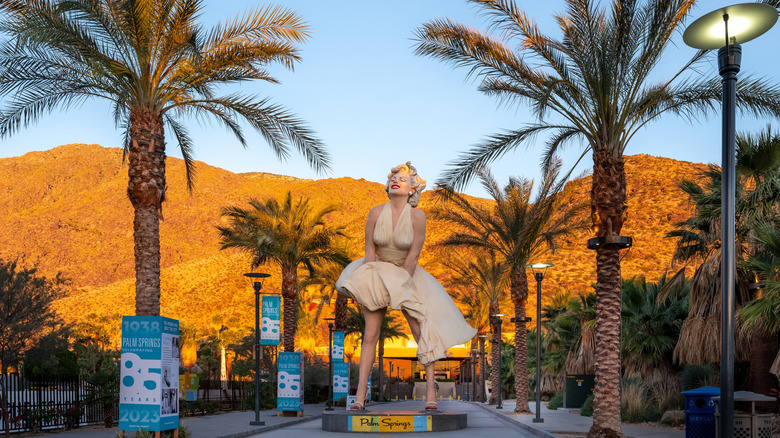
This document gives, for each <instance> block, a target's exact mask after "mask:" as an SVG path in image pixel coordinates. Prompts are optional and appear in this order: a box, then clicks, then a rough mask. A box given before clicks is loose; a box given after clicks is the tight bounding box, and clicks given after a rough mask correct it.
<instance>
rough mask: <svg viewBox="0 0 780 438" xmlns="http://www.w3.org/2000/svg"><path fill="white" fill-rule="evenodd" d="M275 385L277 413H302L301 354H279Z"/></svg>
mask: <svg viewBox="0 0 780 438" xmlns="http://www.w3.org/2000/svg"><path fill="white" fill-rule="evenodd" d="M278 364H279V370H278V371H279V372H278V375H279V377H278V379H277V384H276V410H277V411H303V353H291V352H286V351H285V352H281V353H279V357H278Z"/></svg>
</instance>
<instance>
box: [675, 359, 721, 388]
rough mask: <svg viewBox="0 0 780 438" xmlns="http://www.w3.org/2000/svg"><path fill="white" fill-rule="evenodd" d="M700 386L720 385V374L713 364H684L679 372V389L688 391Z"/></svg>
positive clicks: (717, 386)
mask: <svg viewBox="0 0 780 438" xmlns="http://www.w3.org/2000/svg"><path fill="white" fill-rule="evenodd" d="M702 386H714V387H716V388H719V387H720V374H719V371H718V370H717V369H716V368H715V365H713V364H711V363H708V364H706V365H686V366H685V368H683V371H682V374H680V389H682V390H683V391H690V390H691V389H696V388H701V387H702Z"/></svg>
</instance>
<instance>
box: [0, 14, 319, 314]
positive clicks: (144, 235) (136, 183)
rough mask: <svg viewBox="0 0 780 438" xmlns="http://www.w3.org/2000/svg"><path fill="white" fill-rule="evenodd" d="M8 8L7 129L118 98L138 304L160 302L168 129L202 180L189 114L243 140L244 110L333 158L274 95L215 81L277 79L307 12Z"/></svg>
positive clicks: (153, 307) (3, 75) (1, 88)
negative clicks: (216, 14)
mask: <svg viewBox="0 0 780 438" xmlns="http://www.w3.org/2000/svg"><path fill="white" fill-rule="evenodd" d="M2 8H3V9H4V10H0V12H5V13H4V16H3V19H2V20H0V32H3V33H5V35H6V38H4V39H3V42H2V44H1V45H0V95H10V96H11V97H10V98H9V99H8V100H7V101H6V105H5V108H3V109H2V110H0V137H5V136H8V135H11V134H13V133H15V132H16V131H18V130H19V129H20V128H22V127H25V126H27V125H29V124H31V123H33V122H35V121H36V120H37V119H38V118H40V117H41V116H43V115H44V114H46V113H49V112H51V111H54V110H55V109H58V108H64V109H68V108H69V107H71V106H75V105H78V104H81V103H82V102H84V101H85V100H87V99H89V98H92V97H96V98H101V99H105V100H108V101H109V102H111V104H112V115H113V118H114V122H115V123H116V124H117V126H120V127H121V128H122V129H123V130H124V158H125V159H127V162H128V185H127V195H128V198H130V202H131V203H132V205H133V209H134V212H135V216H134V220H133V238H134V245H135V273H136V314H137V315H159V314H160V234H159V222H160V218H161V217H162V205H163V202H164V201H165V193H166V189H167V185H166V181H165V157H166V154H165V147H166V144H165V131H166V127H167V128H168V129H170V130H171V131H172V132H173V134H174V136H175V138H176V141H177V143H178V146H179V149H180V150H181V153H182V156H183V158H184V162H185V166H186V173H187V186H188V189H190V190H192V187H193V183H194V179H193V178H194V172H195V168H194V161H193V146H194V144H193V139H192V138H191V137H190V135H189V133H188V131H187V129H186V127H185V125H184V124H182V121H181V118H182V117H184V116H195V117H196V118H198V119H207V118H208V117H209V116H211V117H214V118H215V119H216V120H218V121H219V122H221V123H222V124H223V125H224V126H225V127H226V128H227V129H228V131H230V132H232V133H233V134H234V135H235V136H236V138H238V140H239V141H240V142H241V144H242V145H244V146H246V145H247V141H246V138H245V137H244V133H243V131H244V129H243V128H242V127H241V125H240V122H247V123H248V124H249V125H250V126H251V127H252V128H254V129H256V130H257V131H258V132H260V133H261V134H262V136H263V138H264V139H265V141H266V142H268V144H269V145H270V146H271V148H272V149H273V151H274V152H275V153H276V155H277V156H279V157H280V158H285V157H286V156H288V155H289V152H290V148H291V147H293V148H295V149H297V150H298V151H299V152H300V153H301V154H303V155H304V156H305V157H306V159H307V161H308V162H309V164H310V165H311V166H312V167H314V168H315V169H317V170H325V169H327V168H328V166H329V158H328V155H327V154H326V152H325V150H324V149H323V145H322V143H321V142H320V140H318V139H317V138H316V137H315V136H314V134H313V133H312V131H310V130H309V129H307V128H306V127H305V126H304V125H303V124H302V122H301V121H299V120H297V119H296V118H295V117H294V116H292V115H291V114H289V113H288V112H287V111H286V110H285V109H284V108H282V107H280V106H278V105H276V104H273V103H272V102H271V101H269V100H268V99H261V98H258V97H255V96H247V95H243V94H242V93H235V94H226V95H222V94H221V93H218V91H219V90H217V88H218V87H222V86H224V85H229V84H236V83H240V82H244V81H249V80H261V81H266V82H269V83H276V82H277V81H276V80H275V79H274V78H273V77H271V76H270V75H269V73H268V71H267V70H266V68H265V66H266V65H267V64H270V63H272V62H278V63H280V64H282V65H283V66H285V67H287V68H292V67H293V65H294V64H295V62H297V61H299V59H300V57H299V55H298V49H297V47H296V45H295V43H300V42H303V41H305V40H306V39H307V38H308V28H307V26H306V25H305V24H304V23H303V21H302V20H301V18H300V17H299V16H298V15H297V14H295V13H293V12H290V11H288V10H285V9H283V8H280V7H270V6H269V7H266V8H257V9H255V10H250V11H249V12H248V13H246V14H245V15H243V16H241V17H238V18H235V19H232V20H229V21H228V22H227V24H224V25H217V26H215V27H214V28H213V29H207V28H204V27H203V26H201V25H199V24H198V18H199V17H200V16H201V14H202V11H203V0H149V1H140V0H36V1H26V0H6V1H4V2H3V6H2Z"/></svg>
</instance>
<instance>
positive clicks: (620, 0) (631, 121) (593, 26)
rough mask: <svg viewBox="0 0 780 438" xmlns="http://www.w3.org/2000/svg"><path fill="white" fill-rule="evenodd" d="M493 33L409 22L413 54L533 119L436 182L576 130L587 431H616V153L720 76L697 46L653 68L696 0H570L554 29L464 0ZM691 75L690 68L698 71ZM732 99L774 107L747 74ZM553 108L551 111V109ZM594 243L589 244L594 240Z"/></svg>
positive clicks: (703, 102)
mask: <svg viewBox="0 0 780 438" xmlns="http://www.w3.org/2000/svg"><path fill="white" fill-rule="evenodd" d="M471 1H472V2H473V3H474V4H476V5H478V6H479V7H480V8H481V9H482V10H483V11H484V12H485V14H486V15H487V16H488V17H489V18H490V19H491V21H492V28H493V29H496V30H498V31H499V32H500V34H501V36H500V37H493V36H491V35H489V34H487V33H482V32H480V31H478V30H475V29H474V28H473V27H470V26H467V25H464V24H461V23H457V22H455V21H453V20H449V19H442V20H434V21H431V22H429V23H427V24H424V25H423V26H422V27H420V28H419V29H418V30H417V32H416V38H417V47H416V53H417V54H419V55H423V56H430V57H432V58H435V59H439V60H442V61H444V62H448V63H451V64H452V65H454V66H456V67H465V68H467V69H468V73H467V74H468V75H469V76H476V77H479V78H481V82H480V86H479V90H480V91H482V92H484V93H486V94H488V95H489V96H495V97H497V98H498V99H500V100H501V102H502V103H506V104H520V103H527V104H528V105H529V106H530V108H531V110H532V111H533V113H534V115H535V116H536V122H535V123H531V124H529V125H527V126H525V127H522V128H520V129H513V130H509V131H507V132H505V133H502V134H496V135H493V136H491V137H490V138H488V140H487V141H485V142H484V143H483V144H482V145H479V146H477V147H476V148H474V149H473V150H471V151H470V152H468V153H466V154H464V155H462V156H461V157H460V158H459V159H458V160H456V161H455V162H453V163H452V167H451V169H450V170H449V171H448V172H447V173H446V174H445V177H444V180H445V182H446V183H447V184H448V185H451V186H453V187H454V188H455V189H460V188H462V187H463V186H464V185H465V184H466V183H467V182H468V181H469V180H470V179H471V178H472V177H473V176H474V175H475V173H476V171H477V170H478V169H480V168H481V167H482V166H484V165H486V164H487V163H490V162H492V161H493V160H496V159H498V158H500V157H501V156H503V155H504V154H505V153H507V152H509V151H510V150H513V149H515V148H516V147H518V146H520V145H522V144H525V143H526V142H529V141H532V140H533V139H534V138H535V137H536V136H537V135H539V134H549V137H548V138H547V140H546V150H545V154H544V159H543V162H546V163H549V162H550V159H551V158H552V157H553V156H554V155H555V154H556V152H557V151H558V150H559V149H560V148H561V147H564V146H567V145H569V144H571V143H572V142H573V141H575V140H580V141H581V145H582V148H583V156H584V155H585V154H588V153H590V155H591V156H592V158H593V178H592V183H591V184H592V186H591V220H592V224H593V231H594V233H595V235H596V238H598V241H597V242H598V243H599V245H598V246H597V247H596V267H597V285H596V296H597V308H598V310H597V315H598V318H597V327H596V348H597V358H598V360H597V366H596V381H597V382H598V385H597V386H596V389H595V391H594V395H595V400H594V412H593V427H592V428H591V430H590V432H589V436H596V435H599V434H602V433H607V432H605V430H608V429H609V430H612V431H614V433H617V434H618V435H621V434H622V432H621V431H620V430H621V429H620V406H619V404H618V403H616V402H615V401H616V397H617V394H619V381H620V357H619V352H620V340H619V338H620V316H619V315H620V252H619V250H620V246H619V243H620V242H621V241H625V239H621V238H620V237H621V236H620V232H621V230H622V228H623V223H624V222H625V220H626V217H627V214H626V213H627V209H628V199H627V195H626V174H625V169H624V158H623V154H624V151H625V150H626V148H627V147H628V145H629V143H630V141H631V139H632V138H633V136H634V135H635V134H636V133H637V132H638V131H639V130H640V129H641V128H642V127H644V126H645V125H646V124H648V123H649V122H651V121H653V120H656V119H658V118H659V117H660V116H661V115H664V114H667V113H672V114H675V115H681V116H683V117H689V118H690V117H696V116H697V115H699V114H710V113H714V112H716V111H718V110H719V108H720V100H721V94H722V93H721V84H720V81H719V80H718V79H716V78H714V77H712V76H708V77H706V78H703V77H702V76H701V75H700V73H698V70H697V69H696V67H697V66H698V65H700V63H701V62H702V61H706V60H707V52H704V51H700V52H697V53H696V54H695V55H694V56H693V57H692V58H691V60H690V61H689V62H687V63H685V64H684V65H682V66H681V68H680V69H679V71H678V72H676V73H675V74H673V75H672V76H671V77H669V79H666V80H658V73H657V69H656V67H658V66H659V63H660V61H661V60H662V59H665V56H664V54H665V51H666V48H667V47H668V46H669V45H670V44H672V39H673V37H674V36H675V35H676V34H678V33H679V31H680V28H681V27H682V25H683V23H684V21H685V19H686V18H687V16H688V13H689V12H690V10H691V8H692V6H693V4H694V3H695V0H644V1H641V0H613V1H612V2H610V3H611V4H610V5H608V6H607V7H604V8H603V9H602V8H601V6H600V3H599V2H595V1H591V0H567V1H566V3H567V5H568V8H567V10H566V11H565V12H564V13H561V14H560V15H558V16H557V17H556V18H557V22H558V25H559V27H560V31H561V32H562V34H563V38H561V39H555V38H551V37H548V36H546V35H544V34H543V33H542V32H541V30H540V29H539V28H538V27H537V25H536V24H535V23H534V22H533V21H532V20H531V19H530V18H529V17H528V16H527V15H526V14H525V13H523V12H522V11H521V10H520V9H519V8H518V7H517V5H516V4H515V2H514V1H512V0H471ZM697 75H698V76H697ZM740 83H741V84H743V85H742V86H741V87H740V90H739V93H738V95H737V99H738V101H739V103H738V107H739V108H740V109H741V110H742V111H744V112H746V113H750V114H754V115H770V116H778V115H780V87H777V86H774V85H770V84H769V83H768V82H767V81H765V80H762V79H755V78H746V79H743V80H742V81H741V82H740ZM551 113H553V114H555V115H557V116H558V117H556V118H553V117H550V114H551ZM594 246H595V245H594Z"/></svg>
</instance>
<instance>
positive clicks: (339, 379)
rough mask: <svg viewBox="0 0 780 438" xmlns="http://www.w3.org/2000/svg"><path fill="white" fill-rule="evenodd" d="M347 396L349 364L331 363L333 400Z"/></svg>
mask: <svg viewBox="0 0 780 438" xmlns="http://www.w3.org/2000/svg"><path fill="white" fill-rule="evenodd" d="M347 395H349V363H348V362H334V363H333V400H334V401H336V400H339V399H341V398H346V397H347Z"/></svg>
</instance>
